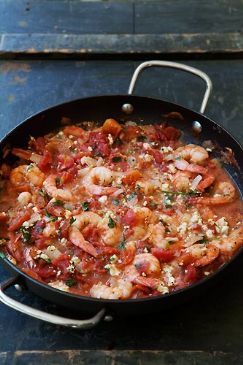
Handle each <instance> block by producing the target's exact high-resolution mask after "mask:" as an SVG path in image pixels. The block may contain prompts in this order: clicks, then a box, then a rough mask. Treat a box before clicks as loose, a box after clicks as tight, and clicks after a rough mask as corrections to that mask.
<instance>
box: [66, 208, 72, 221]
mask: <svg viewBox="0 0 243 365" xmlns="http://www.w3.org/2000/svg"><path fill="white" fill-rule="evenodd" d="M71 215H72V212H71V211H70V210H68V209H66V210H65V218H66V219H69V218H70V217H71Z"/></svg>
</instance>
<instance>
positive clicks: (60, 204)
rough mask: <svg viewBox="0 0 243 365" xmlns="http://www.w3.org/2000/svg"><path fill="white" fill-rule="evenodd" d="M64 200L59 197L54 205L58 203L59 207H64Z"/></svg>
mask: <svg viewBox="0 0 243 365" xmlns="http://www.w3.org/2000/svg"><path fill="white" fill-rule="evenodd" d="M63 204H64V203H63V201H61V200H59V199H56V200H55V201H54V205H57V206H58V207H62V206H63Z"/></svg>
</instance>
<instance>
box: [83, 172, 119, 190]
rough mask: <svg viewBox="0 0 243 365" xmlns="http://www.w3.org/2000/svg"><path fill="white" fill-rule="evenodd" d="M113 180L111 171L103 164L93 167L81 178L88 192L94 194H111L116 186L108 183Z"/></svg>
mask: <svg viewBox="0 0 243 365" xmlns="http://www.w3.org/2000/svg"><path fill="white" fill-rule="evenodd" d="M112 180H113V173H112V171H111V170H110V169H108V168H107V167H104V166H99V167H94V168H93V169H92V170H91V172H90V173H88V175H86V176H85V177H84V179H83V183H84V185H85V188H86V189H87V190H88V192H89V193H90V194H94V195H111V194H113V193H114V192H115V191H116V190H117V188H115V187H112V186H104V185H108V184H110V183H111V182H112Z"/></svg>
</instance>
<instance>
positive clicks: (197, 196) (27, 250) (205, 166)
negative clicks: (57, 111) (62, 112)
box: [0, 119, 243, 300]
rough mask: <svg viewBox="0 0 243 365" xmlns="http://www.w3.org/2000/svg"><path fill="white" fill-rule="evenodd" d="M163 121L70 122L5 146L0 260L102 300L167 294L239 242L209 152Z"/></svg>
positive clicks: (233, 191) (237, 211)
mask: <svg viewBox="0 0 243 365" xmlns="http://www.w3.org/2000/svg"><path fill="white" fill-rule="evenodd" d="M180 134H181V133H180V131H179V130H178V129H176V128H175V127H172V126H169V125H168V124H160V125H159V124H151V125H149V124H147V125H137V124H136V123H134V122H126V123H125V124H120V123H119V122H118V121H116V120H114V119H107V120H105V121H104V123H103V125H102V126H97V124H95V123H94V122H83V123H80V125H72V124H71V123H70V125H66V126H64V127H61V128H60V129H59V130H56V131H54V132H52V133H49V134H47V135H45V136H40V137H37V138H34V137H30V139H29V142H28V147H27V148H26V149H21V148H17V147H14V148H11V150H10V154H11V156H12V157H11V159H12V160H13V163H10V162H3V163H2V165H1V180H0V187H1V189H0V231H1V232H0V236H1V239H0V251H1V253H0V254H1V256H2V257H3V256H5V257H6V258H7V259H8V260H10V261H11V262H12V263H13V264H14V265H16V266H17V267H18V268H20V269H21V270H22V271H23V272H25V273H26V274H28V275H30V276H31V277H33V278H34V279H37V280H39V281H41V282H43V283H45V284H47V285H50V286H52V287H54V288H56V289H59V290H63V291H66V292H70V293H74V294H78V295H82V296H89V297H94V298H103V299H121V300H123V299H130V298H144V297H150V296H156V295H164V294H167V293H171V292H174V291H176V290H178V289H183V288H185V287H187V286H190V285H191V284H193V283H195V282H197V281H200V280H202V279H203V278H204V277H207V276H209V275H210V274H212V273H213V272H215V271H216V270H217V269H218V268H219V267H220V266H222V265H223V264H225V263H226V262H227V261H229V260H230V258H231V257H232V255H233V254H234V253H235V252H236V251H237V250H239V249H240V247H241V246H242V245H243V234H242V232H243V225H242V206H243V205H242V200H241V199H240V196H239V193H238V190H237V188H236V186H235V184H234V182H233V181H232V179H231V178H230V177H229V175H228V174H227V172H226V171H225V169H224V168H223V167H222V166H221V163H220V161H219V160H218V159H217V158H215V157H214V156H213V154H211V149H210V148H209V147H208V148H207V147H206V145H204V144H203V145H204V147H203V146H200V145H196V144H185V143H183V141H182V140H181V139H180Z"/></svg>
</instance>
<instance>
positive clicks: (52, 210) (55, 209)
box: [46, 201, 65, 217]
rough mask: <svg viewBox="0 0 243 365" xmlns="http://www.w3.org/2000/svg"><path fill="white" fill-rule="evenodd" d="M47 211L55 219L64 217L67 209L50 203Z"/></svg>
mask: <svg viewBox="0 0 243 365" xmlns="http://www.w3.org/2000/svg"><path fill="white" fill-rule="evenodd" d="M46 211H47V212H48V213H49V214H51V215H54V217H60V216H64V214H65V209H64V208H63V207H62V206H60V205H57V204H55V202H53V201H49V203H48V204H47V206H46Z"/></svg>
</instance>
